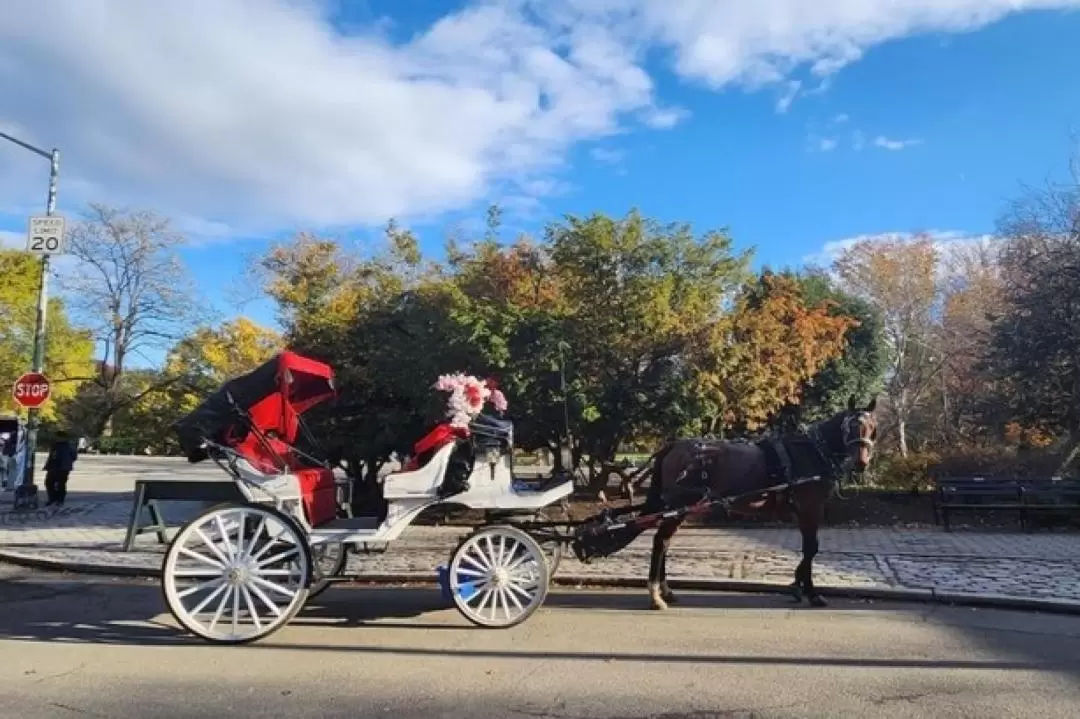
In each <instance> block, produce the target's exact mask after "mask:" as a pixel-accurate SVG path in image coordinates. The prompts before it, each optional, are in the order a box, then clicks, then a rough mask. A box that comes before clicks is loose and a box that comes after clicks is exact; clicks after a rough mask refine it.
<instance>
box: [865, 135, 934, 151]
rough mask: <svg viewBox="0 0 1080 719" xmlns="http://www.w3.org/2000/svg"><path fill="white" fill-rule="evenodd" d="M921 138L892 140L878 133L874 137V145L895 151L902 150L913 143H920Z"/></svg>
mask: <svg viewBox="0 0 1080 719" xmlns="http://www.w3.org/2000/svg"><path fill="white" fill-rule="evenodd" d="M921 144H922V140H919V139H912V140H892V139H889V138H888V137H885V136H884V135H878V136H877V137H875V138H874V147H880V148H882V149H883V150H890V151H893V152H896V151H897V150H904V149H907V148H909V147H914V146H915V145H921Z"/></svg>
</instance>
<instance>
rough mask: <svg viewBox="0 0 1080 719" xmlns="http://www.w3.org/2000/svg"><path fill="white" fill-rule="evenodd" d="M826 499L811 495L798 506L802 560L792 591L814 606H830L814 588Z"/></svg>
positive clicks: (797, 597)
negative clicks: (819, 531) (804, 597)
mask: <svg viewBox="0 0 1080 719" xmlns="http://www.w3.org/2000/svg"><path fill="white" fill-rule="evenodd" d="M823 507H824V500H822V499H820V498H818V497H816V496H811V497H809V498H808V499H807V500H806V501H804V502H800V503H799V504H798V505H797V508H796V517H797V518H798V522H799V533H800V534H801V535H802V561H800V562H799V566H798V567H796V568H795V582H794V583H793V584H792V585H791V593H792V595H793V596H794V597H795V601H796V602H799V601H802V598H803V595H804V594H805V596H806V599H807V601H808V602H810V606H812V607H824V606H828V602H826V601H825V598H824V597H822V596H821V595H820V594H818V593H817V590H816V589H814V577H813V574H814V557H815V556H816V555H817V553H818V528H819V527H820V526H821V515H822V510H823Z"/></svg>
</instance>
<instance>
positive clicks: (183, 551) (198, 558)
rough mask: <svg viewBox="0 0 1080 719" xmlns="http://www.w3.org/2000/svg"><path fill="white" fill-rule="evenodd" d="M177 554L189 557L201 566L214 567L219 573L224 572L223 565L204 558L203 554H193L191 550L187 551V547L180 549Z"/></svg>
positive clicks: (209, 558)
mask: <svg viewBox="0 0 1080 719" xmlns="http://www.w3.org/2000/svg"><path fill="white" fill-rule="evenodd" d="M179 552H180V554H183V555H184V556H185V557H190V558H191V559H194V560H195V561H198V562H202V563H203V564H206V565H209V566H211V567H214V568H215V569H217V570H219V571H222V572H224V571H225V565H224V564H222V563H221V562H219V561H217V560H216V559H213V558H211V557H208V556H206V555H205V554H199V553H198V552H193V551H192V550H190V549H188V548H187V547H180V549H179Z"/></svg>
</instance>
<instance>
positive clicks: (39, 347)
mask: <svg viewBox="0 0 1080 719" xmlns="http://www.w3.org/2000/svg"><path fill="white" fill-rule="evenodd" d="M0 139H4V140H7V141H8V142H12V143H14V144H16V145H18V146H19V147H21V148H23V149H24V150H29V151H30V152H32V153H34V154H35V155H40V156H41V157H44V158H45V159H46V160H48V161H49V194H48V197H47V198H46V200H45V213H46V214H48V215H52V214H53V213H55V212H56V184H57V179H58V178H59V175H60V151H59V150H57V149H56V148H55V147H54V148H53V149H52V151H51V152H46V151H45V150H42V149H41V148H40V147H34V146H33V145H31V144H30V143H28V142H23V141H22V140H20V139H18V138H16V137H12V136H11V135H8V134H7V133H3V132H0ZM48 309H49V255H48V254H44V255H42V256H41V277H40V279H39V282H38V302H37V320H36V322H35V324H34V358H33V361H32V364H33V367H32V369H33V371H34V372H44V371H45V320H46V318H47V315H48ZM26 425H27V427H26V471H25V473H24V474H23V482H24V483H26V484H30V483H32V482H33V481H34V454H35V452H37V435H38V427H39V426H40V425H41V410H40V409H39V408H37V407H32V408H30V409H29V410H27V422H26Z"/></svg>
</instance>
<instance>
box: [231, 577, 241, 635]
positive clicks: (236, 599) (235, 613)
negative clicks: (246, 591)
mask: <svg viewBox="0 0 1080 719" xmlns="http://www.w3.org/2000/svg"><path fill="white" fill-rule="evenodd" d="M239 630H240V586H239V585H237V586H235V587H233V591H232V633H233V635H235V634H236V633H237V632H238V631H239Z"/></svg>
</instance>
